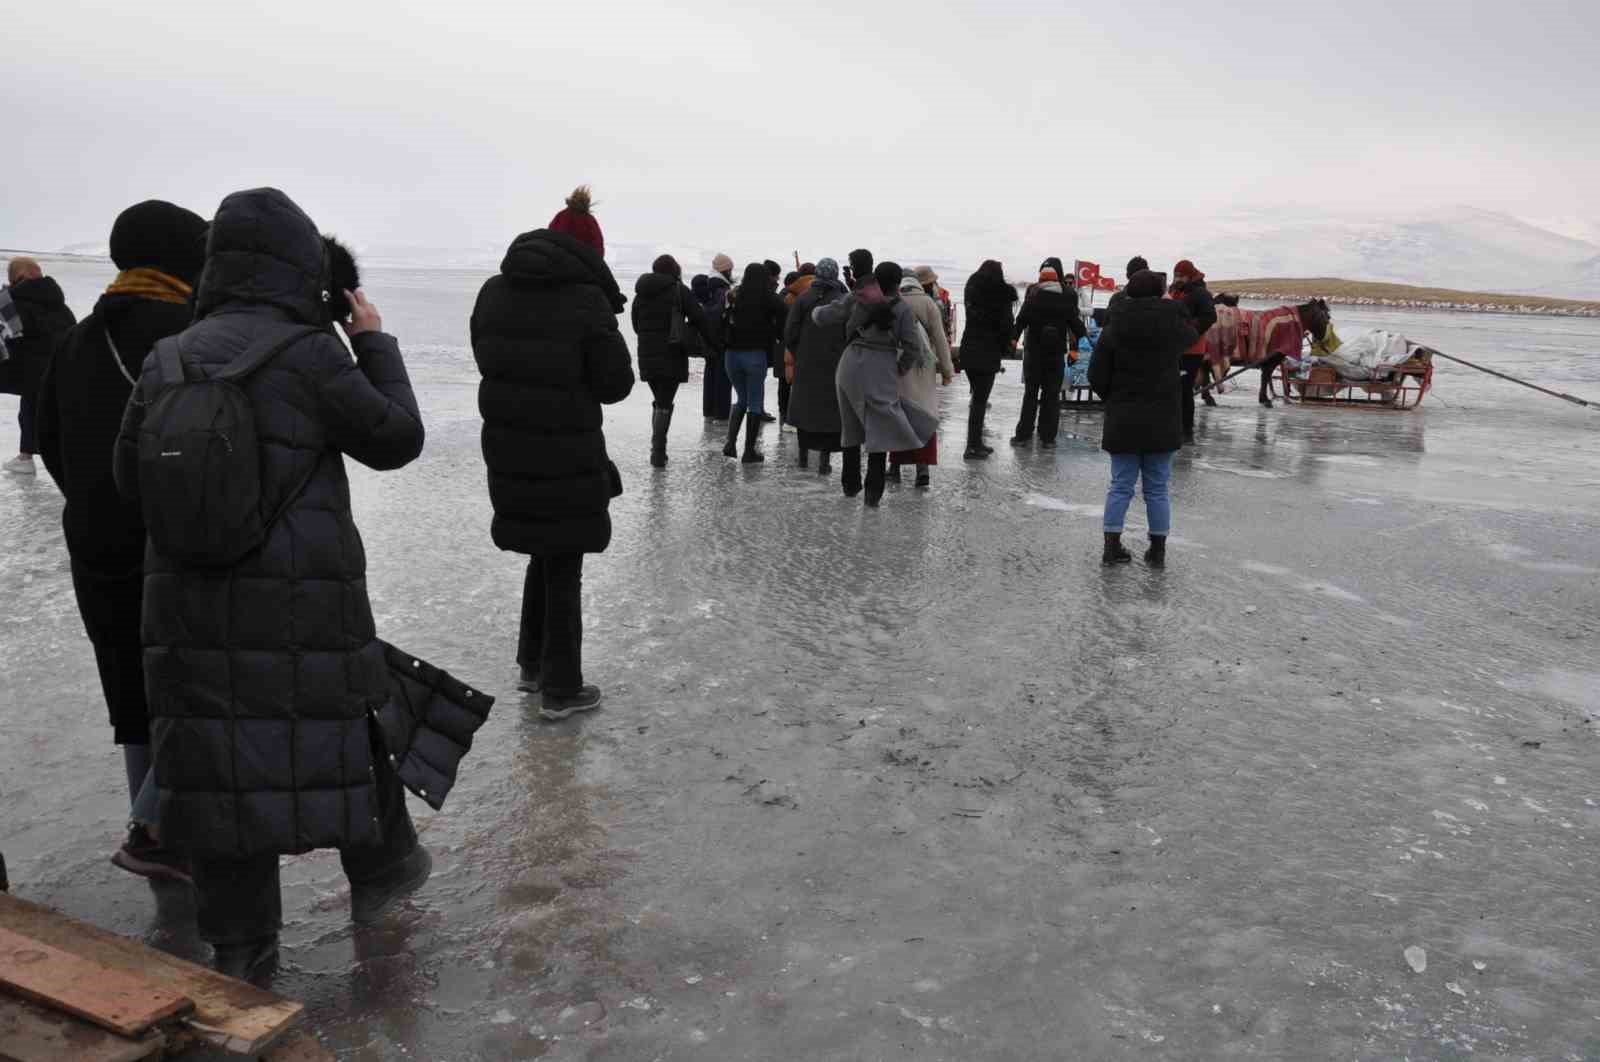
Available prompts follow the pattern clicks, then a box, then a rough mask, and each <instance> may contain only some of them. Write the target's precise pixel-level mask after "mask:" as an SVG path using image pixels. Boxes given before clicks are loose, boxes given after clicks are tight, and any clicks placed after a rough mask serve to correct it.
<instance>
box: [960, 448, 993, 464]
mask: <svg viewBox="0 0 1600 1062" xmlns="http://www.w3.org/2000/svg"><path fill="white" fill-rule="evenodd" d="M961 456H962V457H963V458H964V459H966V460H968V461H987V460H989V448H988V447H987V446H969V447H967V452H966V453H964V454H962V455H961Z"/></svg>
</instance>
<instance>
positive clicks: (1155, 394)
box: [1089, 270, 1196, 568]
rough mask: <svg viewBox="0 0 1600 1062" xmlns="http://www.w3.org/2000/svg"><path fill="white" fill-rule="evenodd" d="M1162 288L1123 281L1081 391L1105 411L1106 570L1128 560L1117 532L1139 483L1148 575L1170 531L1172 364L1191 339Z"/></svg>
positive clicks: (1175, 427) (1177, 419) (1176, 383)
mask: <svg viewBox="0 0 1600 1062" xmlns="http://www.w3.org/2000/svg"><path fill="white" fill-rule="evenodd" d="M1162 283H1163V282H1162V277H1161V276H1160V274H1158V273H1152V272H1150V271H1149V270H1145V271H1144V272H1141V273H1138V274H1137V275H1135V276H1134V277H1133V279H1131V280H1129V281H1128V287H1127V294H1128V297H1127V298H1126V299H1124V300H1123V302H1122V303H1121V305H1119V306H1118V307H1117V312H1116V313H1114V314H1112V315H1111V316H1110V318H1109V319H1108V320H1107V322H1106V329H1105V331H1104V332H1101V333H1100V343H1099V345H1098V346H1096V347H1095V352H1094V361H1093V362H1091V363H1090V365H1089V383H1090V385H1091V386H1093V388H1094V391H1095V394H1097V395H1099V396H1100V397H1101V398H1103V399H1105V403H1106V415H1105V429H1104V435H1103V438H1102V440H1101V444H1100V445H1101V449H1103V450H1105V451H1106V452H1107V453H1109V454H1110V455H1111V489H1110V490H1109V491H1108V492H1107V493H1106V511H1105V527H1104V530H1105V551H1104V553H1103V554H1102V560H1103V561H1104V562H1105V563H1106V564H1121V563H1125V562H1126V561H1128V560H1131V559H1132V555H1131V554H1130V553H1129V552H1128V551H1127V550H1126V549H1124V548H1123V546H1122V526H1123V519H1124V518H1125V517H1126V515H1127V512H1128V505H1129V503H1130V502H1132V500H1133V490H1134V486H1135V484H1138V483H1140V482H1141V481H1142V489H1143V493H1144V505H1145V512H1146V514H1147V516H1148V518H1149V521H1150V549H1149V550H1148V551H1147V552H1146V553H1145V560H1146V561H1147V562H1149V564H1150V565H1151V566H1152V567H1156V568H1159V567H1161V566H1162V565H1163V564H1165V563H1166V548H1167V533H1168V531H1169V530H1170V529H1171V527H1172V503H1171V501H1170V500H1169V498H1168V491H1167V485H1168V482H1169V481H1170V480H1171V478H1172V457H1173V455H1174V454H1175V453H1177V451H1178V449H1179V448H1180V447H1182V446H1183V413H1182V409H1181V406H1180V396H1179V391H1180V390H1181V389H1182V386H1183V379H1182V377H1181V376H1180V374H1179V364H1180V360H1181V359H1182V357H1183V352H1184V351H1185V350H1187V349H1188V348H1189V347H1190V346H1192V345H1193V344H1194V341H1195V337H1196V333H1195V330H1194V326H1193V325H1191V324H1190V323H1189V315H1188V314H1187V312H1185V310H1184V308H1183V307H1182V306H1181V305H1179V304H1178V303H1176V302H1174V301H1172V300H1171V299H1164V298H1162V297H1161V296H1162Z"/></svg>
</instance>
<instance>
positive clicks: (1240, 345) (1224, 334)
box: [1200, 294, 1333, 409]
mask: <svg viewBox="0 0 1600 1062" xmlns="http://www.w3.org/2000/svg"><path fill="white" fill-rule="evenodd" d="M1212 301H1213V303H1214V304H1215V305H1216V307H1217V323H1216V324H1214V325H1212V326H1211V328H1210V329H1209V330H1208V331H1207V332H1206V334H1205V340H1206V362H1205V365H1204V366H1203V367H1202V368H1201V376H1200V394H1201V397H1202V398H1204V399H1205V403H1206V405H1208V406H1214V405H1216V404H1217V403H1216V399H1214V398H1212V397H1211V380H1212V377H1213V376H1215V378H1216V379H1217V380H1218V381H1221V380H1222V378H1223V377H1225V376H1227V375H1228V369H1229V367H1230V366H1233V365H1238V366H1241V367H1243V368H1249V369H1260V370H1261V393H1260V402H1261V404H1262V405H1263V406H1266V407H1267V408H1268V409H1271V408H1272V395H1273V388H1272V374H1273V373H1274V372H1276V371H1277V368H1278V366H1279V365H1281V364H1283V361H1284V359H1285V358H1289V357H1294V358H1298V357H1299V356H1300V348H1301V344H1302V343H1303V342H1304V341H1305V336H1306V335H1307V334H1308V333H1309V334H1310V336H1311V338H1312V339H1315V340H1318V341H1320V340H1322V339H1323V338H1324V337H1325V336H1326V335H1327V334H1328V325H1329V324H1331V323H1332V321H1333V314H1332V313H1331V312H1330V311H1329V310H1328V304H1327V302H1326V301H1325V300H1323V299H1312V300H1311V301H1310V302H1304V303H1301V304H1300V305H1299V306H1279V307H1276V308H1275V309H1271V310H1241V309H1239V299H1238V296H1235V295H1227V294H1221V295H1218V296H1217V297H1216V298H1215V299H1213V300H1212Z"/></svg>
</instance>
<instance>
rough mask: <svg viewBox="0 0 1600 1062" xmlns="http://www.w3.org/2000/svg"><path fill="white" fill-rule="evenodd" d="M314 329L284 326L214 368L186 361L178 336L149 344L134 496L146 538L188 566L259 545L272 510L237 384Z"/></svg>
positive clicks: (232, 558)
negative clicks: (151, 376) (150, 374)
mask: <svg viewBox="0 0 1600 1062" xmlns="http://www.w3.org/2000/svg"><path fill="white" fill-rule="evenodd" d="M320 331H321V329H318V328H311V327H307V326H302V327H297V328H291V329H289V330H288V331H286V332H282V333H279V334H278V335H276V336H271V337H269V338H268V339H267V340H265V341H263V342H261V343H259V344H257V345H256V346H254V347H251V348H249V349H247V350H246V351H245V352H244V353H243V354H241V355H239V356H238V357H237V358H235V359H234V360H233V361H231V362H229V363H228V365H227V367H226V368H224V369H222V371H220V372H217V373H215V374H213V375H210V376H207V375H206V374H205V373H204V371H203V370H201V369H199V368H197V367H196V368H191V367H190V366H189V365H188V364H187V362H186V360H185V358H184V356H183V348H182V340H183V337H182V336H181V335H180V336H174V337H172V338H170V339H163V340H162V341H161V342H159V343H157V344H156V348H155V351H154V356H155V364H156V369H157V373H158V376H157V379H156V386H155V387H154V388H147V389H146V393H149V394H152V395H153V397H152V398H151V399H150V407H149V411H148V412H147V413H146V414H145V417H144V421H143V424H142V425H141V426H140V428H139V495H140V500H141V505H142V507H143V511H144V522H145V527H146V529H147V532H148V534H149V536H150V541H151V543H152V544H153V545H154V546H155V548H156V550H157V551H158V552H159V553H161V555H162V556H164V557H168V558H170V559H172V560H175V561H178V562H180V563H183V564H188V565H193V566H196V567H226V566H228V565H230V564H234V563H236V562H237V561H239V560H240V559H241V558H243V557H245V556H247V555H248V554H250V553H251V552H252V551H254V550H255V549H257V548H258V547H260V545H261V543H262V542H263V541H265V539H266V534H267V530H268V529H269V528H271V526H272V524H273V522H274V521H275V520H276V519H277V517H278V515H279V514H280V513H282V511H283V510H284V509H285V508H287V507H288V505H289V503H290V502H292V501H293V500H294V499H295V497H296V496H297V495H298V494H299V493H300V491H301V490H303V489H304V488H305V484H306V481H308V480H309V479H310V478H311V476H312V474H313V473H315V471H316V465H315V464H313V465H312V467H311V469H310V470H308V471H307V473H306V477H305V479H304V480H302V481H301V482H300V483H298V484H296V485H295V488H294V489H293V490H292V491H290V492H289V493H288V494H287V495H286V496H285V497H284V499H283V502H282V504H280V505H279V507H278V511H277V512H275V513H272V514H271V515H268V514H266V513H264V512H262V507H261V443H260V439H259V438H258V436H257V434H256V417H255V410H254V408H253V407H252V406H251V404H250V398H249V396H248V395H246V394H245V393H244V390H243V388H242V387H241V386H240V385H241V384H242V383H243V382H244V381H245V380H246V379H248V378H249V377H250V376H251V375H252V374H253V373H255V372H256V371H257V370H259V369H260V368H261V367H262V366H264V365H266V364H267V363H268V362H270V361H271V360H272V359H273V358H275V357H277V356H278V355H279V354H281V353H283V352H284V351H285V350H287V349H288V348H289V347H290V346H292V345H294V344H295V343H297V342H299V341H300V340H302V339H306V338H308V337H310V336H313V335H316V334H317V333H318V332H320Z"/></svg>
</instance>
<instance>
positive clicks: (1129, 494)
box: [1105, 450, 1177, 536]
mask: <svg viewBox="0 0 1600 1062" xmlns="http://www.w3.org/2000/svg"><path fill="white" fill-rule="evenodd" d="M1176 452H1177V451H1176V450H1168V451H1167V452H1166V453H1164V454H1112V455H1111V489H1110V490H1108V491H1106V519H1105V532H1106V534H1108V535H1113V534H1120V533H1121V532H1122V522H1123V520H1124V519H1125V518H1126V517H1127V515H1128V505H1129V504H1130V503H1131V502H1132V501H1133V486H1134V484H1135V483H1137V482H1139V480H1140V479H1143V480H1144V511H1145V516H1146V517H1147V518H1148V519H1149V521H1150V533H1151V534H1152V535H1162V536H1165V535H1166V534H1167V533H1168V532H1170V531H1171V530H1172V500H1171V499H1170V498H1168V497H1167V484H1168V483H1169V482H1171V480H1172V455H1173V454H1174V453H1176Z"/></svg>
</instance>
